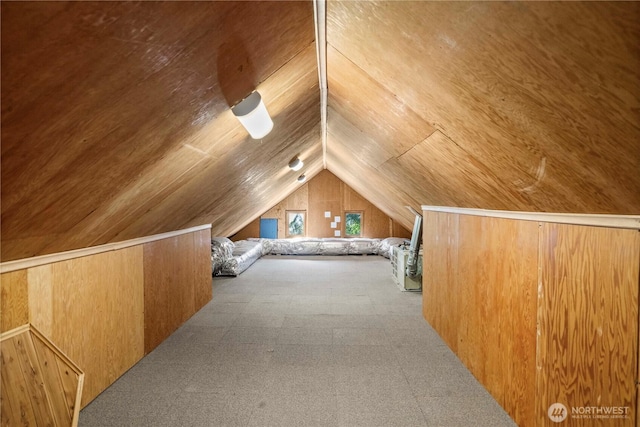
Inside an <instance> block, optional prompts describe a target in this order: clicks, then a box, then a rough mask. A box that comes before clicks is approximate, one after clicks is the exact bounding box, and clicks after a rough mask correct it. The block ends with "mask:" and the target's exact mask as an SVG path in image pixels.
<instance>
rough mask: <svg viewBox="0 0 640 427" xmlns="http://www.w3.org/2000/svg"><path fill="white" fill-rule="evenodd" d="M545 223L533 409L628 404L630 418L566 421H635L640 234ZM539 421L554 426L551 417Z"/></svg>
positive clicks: (542, 411) (574, 423)
mask: <svg viewBox="0 0 640 427" xmlns="http://www.w3.org/2000/svg"><path fill="white" fill-rule="evenodd" d="M540 227H541V228H540V289H539V300H538V335H539V339H538V362H537V365H538V375H537V379H536V390H537V393H536V414H546V412H547V409H548V408H549V406H550V405H551V404H552V403H555V402H562V403H563V404H564V405H565V406H566V407H567V408H572V407H576V408H580V407H624V408H628V411H629V412H630V414H629V416H630V417H631V418H630V419H620V420H609V419H601V420H594V419H588V418H587V419H579V420H578V419H575V420H571V419H570V420H567V421H571V422H570V423H568V425H571V426H578V425H580V426H594V425H603V426H604V425H606V426H613V425H629V426H631V425H636V424H635V422H634V423H632V422H631V421H632V419H633V418H635V416H636V413H635V412H636V408H635V405H636V392H637V391H636V384H635V382H636V381H635V380H636V378H637V360H638V353H637V350H638V342H637V337H638V274H639V273H638V268H639V267H638V264H639V261H640V233H639V232H638V230H623V229H611V228H604V227H587V226H578V225H568V224H554V223H542V224H541V226H540ZM569 410H571V409H569ZM631 412H633V414H631ZM544 418H546V417H544ZM544 418H543V419H544ZM538 425H545V426H555V425H557V423H554V422H552V421H551V420H549V419H548V418H547V419H545V420H544V423H542V424H540V423H539V424H538Z"/></svg>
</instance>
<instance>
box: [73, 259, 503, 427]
mask: <svg viewBox="0 0 640 427" xmlns="http://www.w3.org/2000/svg"><path fill="white" fill-rule="evenodd" d="M421 303H422V296H421V294H420V293H411V292H401V291H400V290H399V289H398V288H397V287H396V286H395V284H394V283H393V281H392V279H391V265H390V262H389V260H388V259H386V258H382V257H378V256H348V257H324V256H322V257H320V256H318V257H276V256H267V257H264V258H262V259H260V260H258V261H257V262H256V263H255V264H254V265H253V266H252V267H251V268H249V269H248V270H247V271H245V272H244V273H243V274H241V275H240V276H238V277H236V278H214V279H213V300H212V301H211V302H210V303H209V304H207V305H206V306H205V307H204V308H203V309H202V310H200V311H199V312H198V313H196V314H195V315H194V316H193V317H192V318H191V319H189V321H187V322H186V323H185V324H184V325H183V326H182V327H181V328H180V329H178V330H177V331H176V332H175V333H174V334H172V335H171V336H170V337H169V338H168V339H167V340H166V341H165V342H163V343H162V344H161V345H160V346H159V347H158V348H157V349H155V350H154V351H153V352H151V353H150V354H149V355H148V356H146V357H145V358H143V359H142V360H141V361H140V362H139V363H138V364H136V365H135V366H134V367H133V368H131V369H130V370H129V371H128V372H127V373H126V374H124V375H123V376H122V377H120V379H118V380H117V381H116V382H115V383H114V384H113V385H112V386H111V387H109V388H108V389H107V390H105V391H104V392H103V393H102V394H101V395H100V396H98V397H97V398H96V399H95V400H94V401H93V402H92V403H90V404H89V405H88V406H87V407H86V408H84V409H83V410H82V411H81V412H80V423H79V424H80V426H84V427H89V426H145V427H146V426H172V427H174V426H287V427H288V426H366V427H372V426H445V427H448V426H464V427H467V426H491V427H495V426H513V425H515V424H514V423H513V421H511V419H510V418H509V417H508V415H507V414H506V413H505V412H504V410H503V409H502V408H501V407H500V406H499V405H498V404H497V403H496V401H495V400H494V399H493V398H492V397H491V396H490V395H489V393H487V391H486V390H485V389H484V388H483V387H482V386H481V385H480V384H479V383H478V382H477V381H476V379H475V378H474V377H473V376H472V375H471V374H470V373H469V371H468V370H467V369H466V368H465V367H464V366H463V365H462V364H461V363H460V361H459V360H458V359H457V357H456V356H455V355H454V354H453V353H452V352H451V351H450V350H449V349H448V347H447V346H446V345H445V344H444V343H443V341H442V340H441V339H440V337H439V336H438V335H437V334H436V333H435V332H434V330H433V329H432V328H431V327H430V326H429V324H428V323H427V322H426V321H425V320H424V319H423V318H422V314H421Z"/></svg>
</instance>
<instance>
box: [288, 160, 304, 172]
mask: <svg viewBox="0 0 640 427" xmlns="http://www.w3.org/2000/svg"><path fill="white" fill-rule="evenodd" d="M303 166H304V163H303V162H302V160H300V158H298V157H296V158H295V159H293V160H291V161H290V162H289V167H290V168H291V169H292V170H294V171H299V170H300V169H302V167H303Z"/></svg>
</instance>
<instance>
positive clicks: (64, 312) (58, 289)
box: [0, 227, 211, 407]
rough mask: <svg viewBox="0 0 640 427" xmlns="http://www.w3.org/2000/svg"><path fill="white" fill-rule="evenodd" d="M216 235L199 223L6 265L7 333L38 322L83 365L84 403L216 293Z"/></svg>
mask: <svg viewBox="0 0 640 427" xmlns="http://www.w3.org/2000/svg"><path fill="white" fill-rule="evenodd" d="M210 238H211V234H210V228H209V227H205V228H202V227H199V228H195V229H189V230H185V231H184V232H183V233H182V234H181V233H179V232H178V233H166V234H163V235H156V236H151V237H149V238H146V239H136V240H135V241H129V243H128V242H119V243H117V244H111V245H104V246H102V247H95V248H89V249H87V250H86V251H81V252H79V253H80V254H81V256H79V257H75V255H78V252H76V253H75V254H73V255H70V256H71V258H69V259H66V258H65V256H66V255H65V253H60V254H53V255H51V256H45V257H39V258H38V259H35V258H34V259H27V260H20V261H17V262H11V263H4V264H2V265H1V266H2V268H3V270H2V271H3V273H2V275H1V277H0V279H1V290H2V307H1V308H2V313H1V315H0V317H1V325H2V332H5V331H8V330H10V329H13V328H15V327H17V326H20V325H23V324H25V323H31V324H32V325H34V326H35V327H37V328H38V329H39V330H40V331H41V332H42V333H43V334H44V335H45V336H46V337H47V338H48V339H50V340H51V341H52V342H53V343H54V344H55V345H56V346H58V347H59V348H60V349H61V350H62V351H63V352H64V353H65V354H66V355H67V356H69V358H70V359H71V360H73V361H74V362H75V363H77V364H78V366H79V367H80V368H81V369H82V370H83V371H84V372H85V374H86V380H85V384H84V389H83V395H82V406H83V407H84V406H86V405H87V404H88V403H89V402H91V400H93V399H94V398H95V397H96V396H97V395H98V394H100V393H101V392H102V391H103V390H104V389H106V388H107V387H108V386H109V385H110V384H112V383H113V382H114V381H115V380H116V379H117V378H118V377H120V376H121V375H122V374H123V373H124V372H126V371H127V370H128V369H129V368H131V367H132V366H133V365H134V364H135V363H137V362H138V361H139V360H140V359H141V358H142V357H143V356H144V355H145V354H146V353H147V352H148V351H146V352H145V349H147V348H152V347H151V345H149V347H146V346H145V343H146V342H147V338H146V335H149V336H150V337H153V339H152V340H151V339H149V342H153V343H155V345H157V344H159V342H161V341H162V340H163V339H164V338H166V337H167V336H168V335H169V334H170V333H171V332H173V331H174V330H175V329H176V328H177V327H178V326H180V324H182V323H183V322H184V321H185V320H187V319H188V318H189V317H191V316H192V315H193V314H194V313H195V312H196V311H198V310H199V309H200V308H201V307H202V306H203V305H204V304H206V303H207V302H208V301H209V300H210V299H211V246H210V245H211V242H210ZM48 259H52V260H53V261H51V262H47V260H48ZM13 267H16V268H18V269H17V270H12V268H13ZM21 267H24V268H21ZM168 301H171V302H172V303H171V304H169V303H168ZM165 317H166V318H167V319H169V321H168V322H165V320H164V318H165ZM156 329H157V330H156Z"/></svg>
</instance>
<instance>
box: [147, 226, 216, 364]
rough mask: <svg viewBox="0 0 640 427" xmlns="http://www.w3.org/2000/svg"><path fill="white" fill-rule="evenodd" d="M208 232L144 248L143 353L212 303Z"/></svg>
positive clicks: (150, 244) (176, 238)
mask: <svg viewBox="0 0 640 427" xmlns="http://www.w3.org/2000/svg"><path fill="white" fill-rule="evenodd" d="M210 236H211V235H210V232H209V230H204V231H201V232H198V233H193V234H185V235H181V236H177V237H173V238H170V239H164V240H159V241H156V242H152V243H147V244H145V245H144V272H145V274H144V307H145V310H144V353H145V354H147V353H149V352H151V351H152V350H153V349H154V348H156V347H157V346H158V345H159V344H160V343H161V342H162V341H164V340H165V339H166V338H167V337H168V336H169V335H171V334H172V333H173V332H174V331H175V330H176V329H178V327H179V326H180V325H182V324H183V323H184V322H185V321H186V320H188V319H189V318H190V317H191V316H192V315H193V314H194V313H196V312H197V311H198V310H199V309H200V308H202V306H204V305H205V304H206V303H207V302H208V301H210V300H211V294H212V286H211V261H210V260H211V256H210V253H211V239H210Z"/></svg>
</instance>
